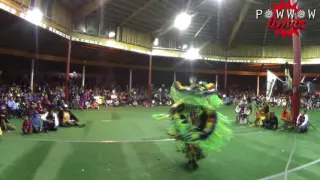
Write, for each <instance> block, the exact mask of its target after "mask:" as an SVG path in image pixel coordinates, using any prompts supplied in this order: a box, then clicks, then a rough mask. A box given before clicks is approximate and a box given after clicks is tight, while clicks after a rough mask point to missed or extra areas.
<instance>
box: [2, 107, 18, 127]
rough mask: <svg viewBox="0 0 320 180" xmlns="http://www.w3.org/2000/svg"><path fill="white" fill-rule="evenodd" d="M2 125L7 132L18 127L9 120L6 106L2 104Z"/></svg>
mask: <svg viewBox="0 0 320 180" xmlns="http://www.w3.org/2000/svg"><path fill="white" fill-rule="evenodd" d="M0 110H1V111H0V125H1V129H2V130H4V131H5V132H8V131H9V130H12V131H14V130H15V129H16V127H15V126H13V125H12V124H11V123H10V122H9V120H8V112H7V110H6V108H5V107H4V106H1V109H0Z"/></svg>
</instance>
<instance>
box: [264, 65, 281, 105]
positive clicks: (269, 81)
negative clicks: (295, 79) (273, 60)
mask: <svg viewBox="0 0 320 180" xmlns="http://www.w3.org/2000/svg"><path fill="white" fill-rule="evenodd" d="M277 79H278V77H277V76H276V75H275V74H273V73H272V72H270V71H268V73H267V92H266V98H267V99H268V100H269V99H270V97H271V95H272V90H273V87H274V84H275V83H276V81H277Z"/></svg>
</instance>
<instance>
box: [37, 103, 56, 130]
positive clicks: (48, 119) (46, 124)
mask: <svg viewBox="0 0 320 180" xmlns="http://www.w3.org/2000/svg"><path fill="white" fill-rule="evenodd" d="M41 119H42V121H43V128H44V132H45V133H48V132H49V131H57V130H58V126H59V120H58V116H57V114H56V113H54V112H53V109H52V108H50V109H49V112H47V113H45V114H44V115H42V116H41Z"/></svg>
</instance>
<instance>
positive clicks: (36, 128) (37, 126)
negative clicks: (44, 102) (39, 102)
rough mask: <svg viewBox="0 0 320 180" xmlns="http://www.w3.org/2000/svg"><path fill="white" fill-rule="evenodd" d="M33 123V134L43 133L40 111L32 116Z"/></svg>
mask: <svg viewBox="0 0 320 180" xmlns="http://www.w3.org/2000/svg"><path fill="white" fill-rule="evenodd" d="M31 122H32V132H33V133H40V132H42V123H41V117H40V115H39V113H38V111H34V112H33V114H32V115H31Z"/></svg>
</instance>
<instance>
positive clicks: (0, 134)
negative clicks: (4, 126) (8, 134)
mask: <svg viewBox="0 0 320 180" xmlns="http://www.w3.org/2000/svg"><path fill="white" fill-rule="evenodd" d="M1 136H2V130H1V127H0V137H1Z"/></svg>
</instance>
